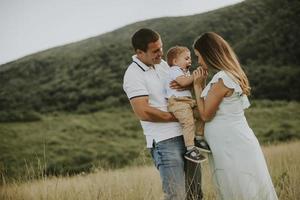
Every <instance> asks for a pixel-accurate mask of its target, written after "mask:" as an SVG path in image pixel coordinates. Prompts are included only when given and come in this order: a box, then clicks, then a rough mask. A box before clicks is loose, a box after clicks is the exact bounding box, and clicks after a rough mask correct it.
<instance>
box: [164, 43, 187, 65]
mask: <svg viewBox="0 0 300 200" xmlns="http://www.w3.org/2000/svg"><path fill="white" fill-rule="evenodd" d="M189 51H190V50H189V49H188V48H187V47H183V46H175V47H171V48H170V49H169V50H168V52H167V63H168V64H169V65H170V66H172V65H174V63H173V61H174V59H176V58H178V56H180V54H182V53H183V52H189Z"/></svg>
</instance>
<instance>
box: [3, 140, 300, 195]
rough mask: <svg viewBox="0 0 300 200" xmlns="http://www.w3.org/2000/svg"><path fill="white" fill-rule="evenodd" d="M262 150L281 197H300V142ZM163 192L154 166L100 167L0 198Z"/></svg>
mask: <svg viewBox="0 0 300 200" xmlns="http://www.w3.org/2000/svg"><path fill="white" fill-rule="evenodd" d="M263 152H264V154H265V157H266V160H267V163H268V167H269V171H270V174H271V176H272V179H273V183H274V186H275V188H276V192H277V195H278V197H279V199H280V200H296V199H300V190H299V185H300V158H299V154H300V141H294V142H288V143H282V144H277V145H268V146H264V147H263ZM202 172H203V191H204V196H205V199H207V200H211V199H215V198H216V195H215V191H214V186H213V184H212V181H211V174H210V172H209V167H208V163H207V162H206V163H205V164H204V168H203V171H202ZM162 195H163V194H162V190H161V184H160V179H159V174H158V171H157V170H156V169H155V168H154V167H153V166H152V165H151V166H140V167H127V168H123V169H117V170H101V169H98V170H97V171H95V172H94V173H90V174H80V175H76V176H72V177H43V178H42V179H40V180H36V181H30V182H27V183H22V182H14V183H10V184H4V185H2V187H1V188H0V199H5V200H38V199H47V200H60V199H61V200H62V199H63V200H68V199H70V200H71V199H72V200H81V199H101V200H111V199H113V200H140V199H144V200H157V199H160V198H161V197H162Z"/></svg>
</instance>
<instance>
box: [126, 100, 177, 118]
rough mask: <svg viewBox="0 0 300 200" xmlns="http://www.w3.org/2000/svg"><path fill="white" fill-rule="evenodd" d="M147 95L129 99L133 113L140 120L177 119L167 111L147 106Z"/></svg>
mask: <svg viewBox="0 0 300 200" xmlns="http://www.w3.org/2000/svg"><path fill="white" fill-rule="evenodd" d="M148 101H149V97H147V96H144V97H137V98H133V99H131V100H130V104H131V106H132V109H133V111H134V113H135V115H136V116H137V117H138V118H139V119H140V120H142V121H149V122H175V121H177V119H176V118H175V117H174V115H172V114H171V113H169V112H164V111H161V110H159V109H157V108H154V107H151V106H149V103H148Z"/></svg>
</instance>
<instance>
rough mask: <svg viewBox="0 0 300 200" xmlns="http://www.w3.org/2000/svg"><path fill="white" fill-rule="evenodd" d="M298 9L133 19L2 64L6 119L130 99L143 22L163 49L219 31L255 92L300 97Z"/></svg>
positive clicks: (254, 1)
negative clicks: (128, 80) (126, 77)
mask: <svg viewBox="0 0 300 200" xmlns="http://www.w3.org/2000/svg"><path fill="white" fill-rule="evenodd" d="M299 11H300V2H299V1H297V0H290V1H286V0H277V1H276V3H274V0H263V1H261V0H246V1H244V2H242V3H239V4H236V5H233V6H229V7H225V8H222V9H218V10H215V11H211V12H207V13H203V14H198V15H193V16H187V17H166V18H158V19H153V20H147V21H142V22H138V23H134V24H131V25H128V26H125V27H123V28H120V29H118V30H115V31H113V32H110V33H106V34H103V35H100V36H98V37H93V38H90V39H87V40H83V41H80V42H76V43H72V44H69V45H65V46H61V47H56V48H53V49H50V50H47V51H43V52H40V53H37V54H33V55H30V56H27V57H24V58H22V59H19V60H16V61H14V62H10V63H7V64H4V65H1V66H0V77H1V79H0V84H1V88H0V110H1V111H0V121H1V120H2V121H10V120H17V119H26V118H28V120H30V118H32V119H36V118H38V116H36V115H35V113H30V112H31V111H35V112H39V113H44V112H53V111H70V112H78V113H88V112H94V111H97V110H102V109H104V108H107V107H113V106H123V105H128V101H127V98H126V96H125V95H124V92H123V91H122V77H123V73H124V71H125V69H126V67H127V66H128V64H129V63H130V62H131V55H132V54H133V51H132V48H131V46H130V36H131V35H132V34H133V33H134V31H135V30H137V29H138V28H141V27H149V28H153V29H155V30H157V31H158V32H160V33H161V36H162V38H163V40H164V49H165V50H167V49H168V48H169V47H170V46H173V45H186V46H188V47H191V45H192V43H193V40H194V39H195V38H196V37H197V36H198V35H200V34H201V33H203V32H206V31H215V32H217V33H219V34H221V35H222V36H223V37H224V38H225V39H226V40H228V41H229V43H230V44H232V46H233V47H234V48H235V50H236V51H237V54H238V56H239V58H240V60H241V63H242V64H243V65H244V66H245V69H246V71H247V74H248V75H249V78H250V82H251V85H252V87H253V98H268V99H286V100H300V91H299V90H300V89H299V87H295V86H297V85H300V82H299V78H298V77H299V76H300V69H299V64H300V42H299V40H300V39H299V37H298V33H299V32H300V26H298V22H299V21H300V17H299V13H300V12H299ZM195 63H196V62H195V60H194V64H195ZM274 89H275V90H276V92H274Z"/></svg>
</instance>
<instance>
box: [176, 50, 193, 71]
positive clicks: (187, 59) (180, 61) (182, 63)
mask: <svg viewBox="0 0 300 200" xmlns="http://www.w3.org/2000/svg"><path fill="white" fill-rule="evenodd" d="M174 64H176V65H178V66H179V67H181V68H183V69H188V68H189V67H190V66H191V64H192V59H191V52H190V51H185V52H182V53H181V54H180V55H179V56H178V57H177V58H176V59H175V62H174Z"/></svg>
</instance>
